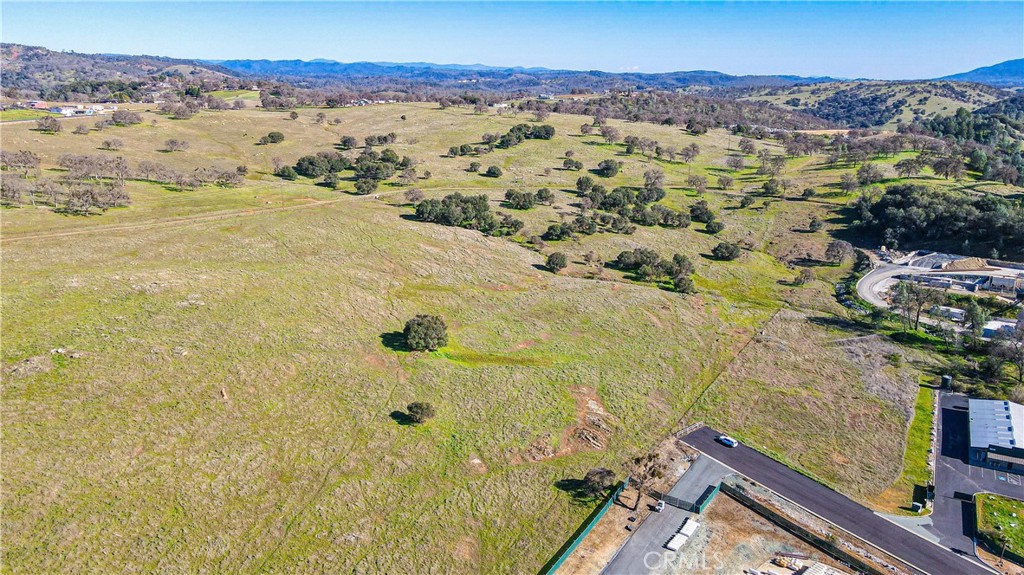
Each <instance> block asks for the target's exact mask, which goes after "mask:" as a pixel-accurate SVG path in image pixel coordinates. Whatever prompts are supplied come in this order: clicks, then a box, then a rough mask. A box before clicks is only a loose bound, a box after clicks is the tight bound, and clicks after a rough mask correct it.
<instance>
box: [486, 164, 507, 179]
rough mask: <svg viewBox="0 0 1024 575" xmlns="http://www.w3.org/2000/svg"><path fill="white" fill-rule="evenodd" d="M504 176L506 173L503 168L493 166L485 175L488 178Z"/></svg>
mask: <svg viewBox="0 0 1024 575" xmlns="http://www.w3.org/2000/svg"><path fill="white" fill-rule="evenodd" d="M502 174H504V172H502V171H501V168H499V167H498V166H491V167H489V168H487V171H486V172H484V175H485V176H487V177H488V178H500V177H501V176H502Z"/></svg>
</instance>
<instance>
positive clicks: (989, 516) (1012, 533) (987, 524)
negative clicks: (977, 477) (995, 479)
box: [975, 493, 1024, 557]
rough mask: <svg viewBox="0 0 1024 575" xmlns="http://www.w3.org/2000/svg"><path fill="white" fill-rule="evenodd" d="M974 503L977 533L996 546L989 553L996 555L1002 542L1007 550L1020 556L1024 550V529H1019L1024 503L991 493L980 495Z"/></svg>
mask: <svg viewBox="0 0 1024 575" xmlns="http://www.w3.org/2000/svg"><path fill="white" fill-rule="evenodd" d="M975 501H976V503H977V507H978V531H981V532H983V533H985V534H986V535H987V538H988V540H989V541H991V542H993V543H995V544H996V548H995V549H990V551H992V552H993V553H996V554H998V553H999V552H1000V551H1001V549H1002V545H1001V544H1002V542H1005V543H1006V548H1007V549H1009V550H1011V551H1013V552H1014V553H1016V555H1017V556H1018V557H1019V556H1021V551H1022V550H1024V529H1021V521H1022V520H1024V501H1020V500H1017V499H1010V498H1009V497H1002V496H1000V495H993V494H991V493H984V494H980V495H978V496H977V497H976V498H975Z"/></svg>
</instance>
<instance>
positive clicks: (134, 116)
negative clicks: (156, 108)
mask: <svg viewBox="0 0 1024 575" xmlns="http://www.w3.org/2000/svg"><path fill="white" fill-rule="evenodd" d="M110 121H111V122H112V123H113V124H114V125H115V126H130V125H132V124H141V123H142V116H140V115H139V114H138V113H137V112H132V111H130V110H118V111H116V112H114V113H113V114H111V115H110Z"/></svg>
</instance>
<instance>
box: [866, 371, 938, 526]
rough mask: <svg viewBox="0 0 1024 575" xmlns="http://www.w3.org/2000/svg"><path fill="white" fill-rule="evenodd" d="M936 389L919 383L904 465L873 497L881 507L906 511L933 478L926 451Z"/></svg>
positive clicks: (930, 437) (929, 442)
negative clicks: (893, 479)
mask: <svg viewBox="0 0 1024 575" xmlns="http://www.w3.org/2000/svg"><path fill="white" fill-rule="evenodd" d="M934 407H935V391H934V389H932V388H931V387H928V386H925V385H922V386H921V387H920V389H918V391H917V401H915V402H914V419H913V421H911V423H910V430H909V431H908V432H907V443H906V447H905V448H904V452H903V468H902V471H901V472H900V476H899V478H898V479H897V480H896V481H895V482H893V484H892V485H890V486H889V488H888V489H886V490H885V491H884V492H882V493H881V494H879V496H878V497H877V498H875V500H874V503H875V504H876V505H877V506H878V507H879V508H881V509H887V510H890V511H895V512H902V513H908V512H910V511H911V507H910V505H911V503H912V502H913V501H914V498H915V496H916V495H919V494H920V493H923V491H924V489H925V486H927V485H928V484H929V483H930V482H931V480H932V473H931V470H929V469H928V450H929V449H931V446H932V435H931V434H932V425H933V423H934V421H935V412H934Z"/></svg>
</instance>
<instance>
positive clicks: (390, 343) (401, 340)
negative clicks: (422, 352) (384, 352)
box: [380, 331, 412, 351]
mask: <svg viewBox="0 0 1024 575" xmlns="http://www.w3.org/2000/svg"><path fill="white" fill-rule="evenodd" d="M380 342H381V343H382V344H383V345H384V347H386V348H388V349H390V350H391V351H412V350H411V349H409V346H408V345H406V343H405V333H403V332H400V331H389V332H387V333H382V334H380Z"/></svg>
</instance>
